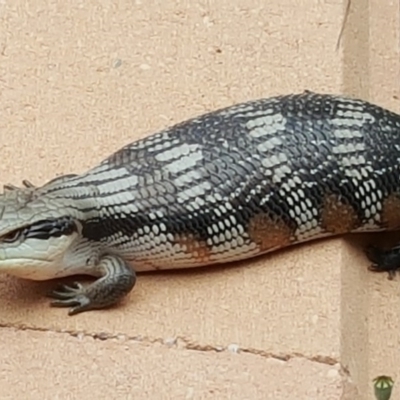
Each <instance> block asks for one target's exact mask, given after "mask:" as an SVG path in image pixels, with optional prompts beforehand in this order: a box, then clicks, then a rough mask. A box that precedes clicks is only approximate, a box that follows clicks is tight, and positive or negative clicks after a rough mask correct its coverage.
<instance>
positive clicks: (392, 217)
mask: <svg viewBox="0 0 400 400" xmlns="http://www.w3.org/2000/svg"><path fill="white" fill-rule="evenodd" d="M381 219H382V224H383V226H384V227H385V228H387V229H389V230H397V229H399V228H400V197H399V196H397V195H395V194H391V195H390V196H388V197H387V198H386V199H385V200H384V201H383V206H382V217H381Z"/></svg>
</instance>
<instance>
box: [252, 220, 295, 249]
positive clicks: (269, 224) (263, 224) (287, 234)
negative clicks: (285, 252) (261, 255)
mask: <svg viewBox="0 0 400 400" xmlns="http://www.w3.org/2000/svg"><path fill="white" fill-rule="evenodd" d="M248 235H249V237H250V239H251V240H252V241H253V242H254V243H256V244H257V245H258V246H259V247H260V250H261V251H262V252H264V251H268V250H270V249H276V248H279V247H285V246H288V245H289V244H290V243H291V242H292V236H293V229H291V228H290V226H288V225H287V224H286V223H285V222H284V221H282V219H281V218H279V217H278V216H277V217H269V216H268V215H266V214H256V215H255V216H254V217H253V218H252V219H251V220H250V221H249V225H248Z"/></svg>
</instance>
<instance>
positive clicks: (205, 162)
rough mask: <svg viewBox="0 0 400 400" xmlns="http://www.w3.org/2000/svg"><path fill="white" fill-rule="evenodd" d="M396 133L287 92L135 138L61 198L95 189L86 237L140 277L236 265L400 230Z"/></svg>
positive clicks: (358, 109) (321, 98) (386, 124)
mask: <svg viewBox="0 0 400 400" xmlns="http://www.w3.org/2000/svg"><path fill="white" fill-rule="evenodd" d="M399 132H400V117H399V116H398V115H396V114H394V113H391V112H389V111H386V110H384V109H382V108H379V107H377V106H375V105H372V104H369V103H366V102H363V101H359V100H351V99H347V98H342V97H333V96H329V95H319V94H314V93H310V92H305V93H303V94H299V95H290V96H280V97H275V98H270V99H264V100H258V101H253V102H248V103H244V104H239V105H236V106H233V107H229V108H226V109H222V110H219V111H216V112H212V113H209V114H206V115H203V116H200V117H198V118H194V119H192V120H190V121H187V122H184V123H181V124H178V125H175V126H173V127H171V128H169V129H166V130H164V131H162V132H160V133H158V134H155V135H152V136H150V137H148V138H145V139H143V140H139V141H137V142H134V143H133V144H131V145H128V146H126V147H124V148H123V149H121V150H120V151H118V152H116V153H114V154H113V155H112V156H110V157H109V158H107V159H106V160H105V161H104V162H103V163H102V164H100V165H99V166H98V167H95V168H93V169H92V170H90V171H88V172H87V173H86V174H84V175H82V176H79V177H76V178H72V179H70V180H67V182H65V183H60V184H59V186H58V188H57V185H56V186H54V189H53V191H57V190H60V189H62V191H63V192H64V194H65V190H63V189H67V190H68V188H71V187H74V186H84V185H94V186H96V191H97V196H96V201H97V202H98V205H99V207H98V211H99V212H98V214H97V215H95V216H93V217H91V218H88V219H87V220H85V221H83V222H82V224H83V235H84V236H85V237H87V238H89V239H91V240H95V241H102V242H104V243H106V244H107V245H108V246H110V247H112V248H116V249H117V250H118V251H119V252H120V253H121V254H123V255H124V256H125V257H127V258H128V259H131V260H132V263H133V264H134V265H135V268H136V270H147V269H163V268H178V267H192V266H199V265H206V264H212V263H217V262H227V261H233V260H238V259H243V258H247V257H250V256H254V255H258V254H261V253H264V252H267V251H272V250H274V249H277V248H281V247H284V246H288V245H290V244H294V243H298V242H302V241H305V240H310V239H313V238H317V237H322V236H327V235H336V234H342V233H346V232H351V231H363V230H364V231H366V230H383V229H397V228H398V227H399V226H400V198H399V197H398V194H399V190H400V168H399V160H400V135H399ZM71 193H72V192H71ZM71 196H73V194H71Z"/></svg>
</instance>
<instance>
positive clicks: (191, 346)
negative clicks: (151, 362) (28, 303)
mask: <svg viewBox="0 0 400 400" xmlns="http://www.w3.org/2000/svg"><path fill="white" fill-rule="evenodd" d="M0 328H8V329H15V330H20V331H33V332H43V333H46V332H47V333H55V334H65V335H69V336H71V337H74V338H77V339H83V338H91V339H94V340H101V341H105V340H117V341H121V342H136V343H140V344H144V345H152V344H156V343H157V344H161V345H163V346H167V347H169V348H176V349H184V350H192V351H199V352H215V353H223V352H228V353H231V354H241V353H243V354H251V355H253V356H257V357H262V358H270V359H275V360H279V361H284V362H287V361H289V360H291V359H295V358H299V359H305V360H308V361H310V362H316V363H318V364H325V365H336V364H340V362H339V361H338V360H336V359H335V358H333V357H328V356H322V355H317V356H306V355H304V354H301V353H290V354H275V353H272V352H268V351H264V350H260V349H256V348H251V347H240V346H239V345H238V344H230V345H225V346H223V345H220V346H219V345H210V344H200V343H197V342H193V341H192V340H190V339H188V338H185V337H184V336H176V337H171V338H167V339H163V338H152V337H149V336H142V335H136V336H129V335H127V334H125V333H108V332H93V333H90V332H86V331H78V330H77V331H74V330H69V329H47V328H42V327H35V326H28V325H23V324H22V325H13V324H4V323H0Z"/></svg>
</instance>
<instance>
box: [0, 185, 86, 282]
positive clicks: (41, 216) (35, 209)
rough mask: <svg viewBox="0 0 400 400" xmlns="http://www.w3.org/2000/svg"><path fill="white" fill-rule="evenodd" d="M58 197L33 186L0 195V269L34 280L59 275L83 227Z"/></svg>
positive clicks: (0, 270)
mask: <svg viewBox="0 0 400 400" xmlns="http://www.w3.org/2000/svg"><path fill="white" fill-rule="evenodd" d="M57 200H58V199H57V198H52V197H51V196H48V195H45V196H37V195H36V191H35V189H32V188H21V189H13V190H8V191H5V192H4V194H2V195H0V272H6V273H9V274H11V275H15V276H19V277H22V278H28V279H34V280H42V279H51V278H54V277H56V276H57V273H58V272H59V270H60V268H61V267H62V261H61V260H62V258H63V255H64V254H65V252H66V251H67V249H68V248H69V247H70V246H71V244H72V243H73V242H74V241H75V240H76V238H77V237H78V235H79V230H80V229H81V227H80V224H79V222H78V221H77V220H75V219H74V218H72V217H70V216H68V215H65V211H64V213H62V212H61V211H60V210H61V209H63V208H62V207H60V203H59V201H57Z"/></svg>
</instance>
